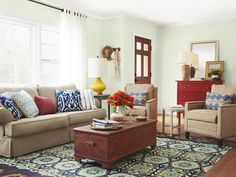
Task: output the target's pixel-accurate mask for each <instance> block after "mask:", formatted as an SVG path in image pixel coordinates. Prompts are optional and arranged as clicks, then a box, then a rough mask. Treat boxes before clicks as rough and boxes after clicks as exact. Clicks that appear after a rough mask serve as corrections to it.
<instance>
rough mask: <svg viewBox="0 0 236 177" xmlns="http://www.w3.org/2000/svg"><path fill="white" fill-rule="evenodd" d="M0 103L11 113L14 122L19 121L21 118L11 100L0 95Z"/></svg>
mask: <svg viewBox="0 0 236 177" xmlns="http://www.w3.org/2000/svg"><path fill="white" fill-rule="evenodd" d="M0 103H1V104H2V105H3V106H4V107H5V108H7V109H8V110H9V111H10V112H11V113H12V115H13V116H14V118H15V120H19V119H20V118H21V117H22V116H23V115H22V112H21V111H20V110H19V108H18V107H17V106H16V104H15V103H14V102H13V101H12V99H11V98H8V97H5V96H2V95H0Z"/></svg>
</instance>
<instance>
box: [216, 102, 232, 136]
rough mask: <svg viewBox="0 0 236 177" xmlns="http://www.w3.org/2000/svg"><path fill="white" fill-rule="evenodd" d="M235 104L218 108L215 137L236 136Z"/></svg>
mask: <svg viewBox="0 0 236 177" xmlns="http://www.w3.org/2000/svg"><path fill="white" fill-rule="evenodd" d="M235 125H236V104H226V105H222V106H220V107H219V108H218V122H217V137H218V138H220V139H223V138H228V137H233V136H236V128H235Z"/></svg>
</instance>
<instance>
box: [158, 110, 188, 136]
mask: <svg viewBox="0 0 236 177" xmlns="http://www.w3.org/2000/svg"><path fill="white" fill-rule="evenodd" d="M167 109H169V110H170V112H171V114H170V137H172V136H173V128H176V127H174V126H173V113H174V112H177V113H184V111H185V108H184V107H183V106H173V107H169V108H167ZM178 119H179V120H178V126H177V127H178V128H180V126H181V121H180V119H181V117H178ZM164 132H165V109H164V108H163V111H162V133H164Z"/></svg>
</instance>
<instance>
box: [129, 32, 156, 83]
mask: <svg viewBox="0 0 236 177" xmlns="http://www.w3.org/2000/svg"><path fill="white" fill-rule="evenodd" d="M135 36H137V37H141V38H145V39H149V40H151V53H150V55H151V56H150V57H151V59H150V74H151V76H150V83H152V68H153V67H152V57H153V48H152V43H153V40H152V37H151V36H146V35H143V34H139V33H133V47H132V49H133V59H134V61H133V64H134V70H133V82H134V83H135V76H136V75H135V74H136V73H135V71H136V59H135V48H136V46H135Z"/></svg>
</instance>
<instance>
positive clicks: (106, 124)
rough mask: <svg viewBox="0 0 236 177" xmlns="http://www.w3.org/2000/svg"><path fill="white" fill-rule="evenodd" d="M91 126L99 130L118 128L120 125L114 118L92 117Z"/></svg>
mask: <svg viewBox="0 0 236 177" xmlns="http://www.w3.org/2000/svg"><path fill="white" fill-rule="evenodd" d="M91 128H93V129H101V130H114V129H120V128H121V125H120V123H119V122H117V121H114V120H100V119H93V121H92V124H91Z"/></svg>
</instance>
